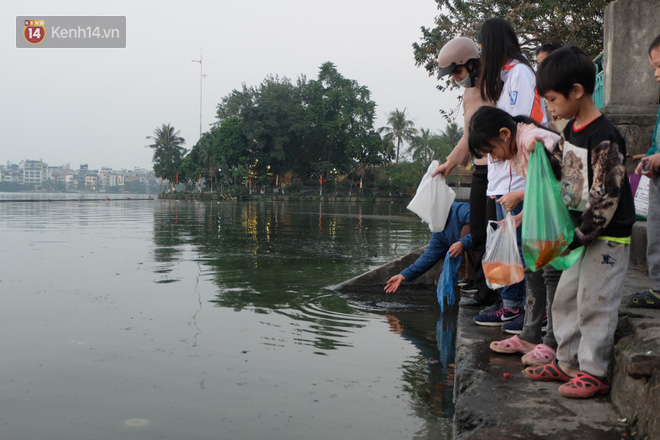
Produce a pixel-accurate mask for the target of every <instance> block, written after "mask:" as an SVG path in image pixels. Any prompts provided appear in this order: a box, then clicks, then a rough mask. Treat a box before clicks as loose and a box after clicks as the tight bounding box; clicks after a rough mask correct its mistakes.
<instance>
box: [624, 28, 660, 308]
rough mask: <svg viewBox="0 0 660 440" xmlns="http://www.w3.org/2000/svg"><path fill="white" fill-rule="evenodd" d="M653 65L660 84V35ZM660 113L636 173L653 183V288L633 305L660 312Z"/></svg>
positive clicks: (654, 47) (648, 227) (649, 227)
mask: <svg viewBox="0 0 660 440" xmlns="http://www.w3.org/2000/svg"><path fill="white" fill-rule="evenodd" d="M649 62H650V63H651V67H652V68H653V70H654V75H655V79H656V81H657V82H658V83H660V35H658V36H657V37H656V38H655V40H653V43H651V46H649ZM658 124H660V109H658V120H657V121H656V123H655V131H654V132H653V139H652V140H651V149H650V150H649V152H648V153H646V156H645V157H643V158H642V161H641V162H640V163H639V165H637V168H636V169H635V173H637V174H643V175H645V176H647V177H648V178H649V179H651V182H650V185H649V201H652V202H651V203H649V212H648V218H647V220H646V230H647V231H653V233H650V234H646V238H647V240H648V243H647V246H646V261H647V263H648V266H649V278H650V279H651V283H652V288H651V289H649V290H646V291H644V292H640V293H637V294H635V295H633V297H632V298H631V299H630V305H631V306H633V307H645V308H651V309H660V234H658V233H657V231H658V229H660V204H659V203H657V202H658V201H660V153H659V152H658V141H659V140H660V139H658V138H659V137H660V132H659V131H660V130H658Z"/></svg>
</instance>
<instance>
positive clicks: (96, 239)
mask: <svg viewBox="0 0 660 440" xmlns="http://www.w3.org/2000/svg"><path fill="white" fill-rule="evenodd" d="M25 197H33V195H29V196H26V195H20V194H0V199H7V198H25ZM41 197H43V196H41ZM52 197H53V196H52V195H49V196H47V197H43V198H52ZM62 197H63V196H62ZM69 197H74V196H69ZM75 197H76V198H77V197H78V196H75ZM92 198H94V197H92ZM0 225H2V227H1V228H0V231H1V232H0V234H1V240H2V246H1V247H0V253H1V254H2V259H1V261H2V265H1V267H2V270H1V272H0V289H1V290H0V292H1V296H0V298H1V306H0V322H2V327H3V329H4V337H3V338H1V339H0V350H1V352H2V354H3V362H2V363H3V367H2V378H1V379H0V380H1V381H2V398H1V399H0V438H2V439H3V440H7V439H21V440H25V439H30V440H34V439H48V440H56V439H66V440H72V439H113V438H122V439H123V438H135V439H241V440H242V439H269V440H277V439H340V438H345V439H445V438H451V435H452V422H451V417H452V415H453V404H452V394H453V390H452V385H453V364H452V363H453V347H454V345H453V344H454V342H453V337H454V331H453V329H454V325H455V321H454V319H455V318H452V317H450V316H447V317H445V318H443V319H444V320H443V319H441V318H440V317H439V316H438V315H437V313H435V312H433V311H428V312H416V313H411V312H390V313H377V312H374V311H370V310H367V309H365V308H364V307H362V306H361V305H360V304H359V303H355V302H349V301H347V300H346V299H344V298H342V297H341V296H339V295H338V294H336V293H334V292H333V291H331V290H329V289H327V286H330V285H333V284H337V283H339V282H341V281H344V280H346V279H348V278H351V277H353V276H356V275H359V274H360V273H362V272H365V271H367V270H369V269H371V268H373V267H376V266H378V265H381V264H383V263H386V262H388V261H391V260H392V259H394V258H397V257H400V256H402V255H405V254H407V253H408V252H409V251H411V250H413V249H416V248H418V247H420V246H422V245H425V244H426V243H427V242H428V240H429V238H430V233H429V231H428V229H427V227H426V226H425V225H423V224H421V223H420V222H419V220H418V219H417V218H416V217H415V216H414V215H412V214H411V213H409V212H407V211H406V210H405V205H403V204H360V205H358V204H319V203H294V202H250V203H248V202H220V203H200V202H193V201H189V202H188V201H186V202H177V201H160V200H153V201H144V200H130V201H121V200H112V201H50V202H49V201H41V202H31V203H27V202H3V203H0ZM383 281H385V280H383ZM438 347H440V350H439V349H438Z"/></svg>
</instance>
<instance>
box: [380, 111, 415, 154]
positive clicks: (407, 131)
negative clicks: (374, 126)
mask: <svg viewBox="0 0 660 440" xmlns="http://www.w3.org/2000/svg"><path fill="white" fill-rule="evenodd" d="M378 132H379V133H385V136H383V141H384V142H385V144H386V145H387V146H388V147H392V146H395V147H396V155H395V161H394V163H399V152H400V151H401V145H403V143H404V142H410V141H411V140H412V139H413V137H414V136H415V135H416V134H417V130H416V129H415V123H414V122H413V121H412V120H410V119H406V109H405V108H404V109H403V110H402V111H399V109H398V108H397V109H395V110H394V111H392V112H390V114H389V115H388V117H387V125H386V126H384V127H380V128H379V129H378Z"/></svg>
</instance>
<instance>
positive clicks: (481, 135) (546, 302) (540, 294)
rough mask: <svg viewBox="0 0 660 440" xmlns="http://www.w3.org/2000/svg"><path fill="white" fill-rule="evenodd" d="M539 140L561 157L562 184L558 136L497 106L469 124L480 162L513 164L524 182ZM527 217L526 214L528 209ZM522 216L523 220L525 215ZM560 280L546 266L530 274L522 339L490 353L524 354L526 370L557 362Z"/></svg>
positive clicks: (493, 345)
mask: <svg viewBox="0 0 660 440" xmlns="http://www.w3.org/2000/svg"><path fill="white" fill-rule="evenodd" d="M537 140H539V141H541V142H542V143H543V145H544V146H545V147H546V149H547V150H548V151H549V152H551V153H552V154H554V155H556V157H555V156H550V157H551V159H552V161H553V162H554V165H555V167H554V168H555V169H556V170H557V173H556V177H557V179H559V178H560V173H559V172H558V171H559V165H560V162H561V147H560V146H561V136H560V135H559V133H556V132H554V131H551V130H548V129H547V128H544V127H541V126H540V125H539V124H537V123H535V122H534V121H532V120H531V119H530V118H527V117H524V116H516V117H513V116H511V115H510V114H508V113H507V112H505V111H503V110H500V109H498V108H493V107H482V108H480V109H479V110H477V112H476V113H475V114H474V116H473V117H472V120H471V121H470V139H469V146H470V152H471V153H472V154H473V155H474V156H475V157H478V156H480V155H486V154H488V155H490V156H491V157H493V158H495V159H497V160H498V161H508V162H509V163H510V165H511V167H512V169H513V170H514V171H515V172H516V173H517V174H518V175H520V176H522V177H523V178H524V177H526V176H527V164H528V162H529V153H530V152H531V151H534V149H535V148H536V141H537ZM557 174H559V175H557ZM522 215H525V214H524V210H523V211H522ZM517 217H518V218H517V220H519V217H520V216H517ZM539 275H541V276H539ZM560 275H561V272H560V271H558V270H557V269H555V268H553V267H551V266H546V267H544V268H543V270H540V271H538V272H532V271H531V270H530V269H529V268H527V269H525V278H526V280H527V289H526V302H527V305H526V311H525V320H524V322H523V326H522V329H521V331H520V335H519V336H518V335H516V336H513V337H512V338H508V339H504V340H502V341H493V342H491V344H490V349H491V350H493V351H495V352H498V353H510V354H513V353H520V354H523V355H524V356H523V358H522V361H523V363H525V364H527V365H543V364H546V363H548V362H550V361H552V360H553V359H554V358H555V349H556V347H557V341H556V340H555V337H554V333H553V326H552V313H551V307H552V303H553V300H554V296H555V290H556V288H557V283H558V281H559V277H560ZM546 309H547V310H548V314H547V315H548V316H547V321H548V325H547V331H546V335H545V337H543V338H542V336H541V335H542V332H541V327H542V325H543V319H544V317H545V314H546Z"/></svg>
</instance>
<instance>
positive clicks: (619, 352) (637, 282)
mask: <svg viewBox="0 0 660 440" xmlns="http://www.w3.org/2000/svg"><path fill="white" fill-rule="evenodd" d="M647 284H648V280H647V278H646V276H645V275H644V274H642V273H641V272H640V271H639V270H637V269H636V268H635V267H632V268H631V269H630V270H629V272H628V277H627V279H626V287H625V289H626V292H625V293H626V298H624V305H623V306H622V307H621V310H620V321H619V327H618V329H617V334H616V339H617V342H616V346H615V349H614V353H613V356H614V361H613V371H612V378H611V383H612V392H611V394H610V396H602V397H596V398H593V399H588V400H574V399H567V398H564V397H561V396H560V395H559V393H558V391H557V389H558V388H559V385H560V384H559V383H556V382H545V383H544V382H534V381H531V380H529V379H528V378H526V377H525V376H524V375H523V374H522V369H523V365H522V362H521V361H520V357H521V355H505V354H498V353H495V352H493V351H491V350H490V348H489V347H488V345H489V344H490V342H491V341H493V340H501V339H505V338H506V337H508V335H507V334H506V333H503V332H502V331H501V330H500V329H499V328H492V327H480V326H477V325H475V324H474V321H473V319H472V318H473V317H474V315H475V314H476V313H477V311H476V310H474V309H461V310H460V311H459V320H458V332H457V338H456V339H457V340H456V376H455V377H456V380H455V387H454V392H455V401H456V412H455V415H454V429H455V431H454V432H455V438H456V439H471V440H478V439H488V440H493V439H499V438H503V439H504V438H506V439H547V438H558V439H594V438H597V439H599V440H607V439H612V440H614V439H617V440H619V439H622V438H627V439H635V438H644V437H642V436H648V437H647V438H648V440H658V439H660V310H640V309H634V308H630V307H627V306H626V305H625V304H627V300H628V298H627V297H628V295H629V294H632V293H635V292H639V291H642V290H645V289H646V288H648V286H647ZM505 373H508V374H509V375H510V377H509V378H505V377H504V375H505Z"/></svg>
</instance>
